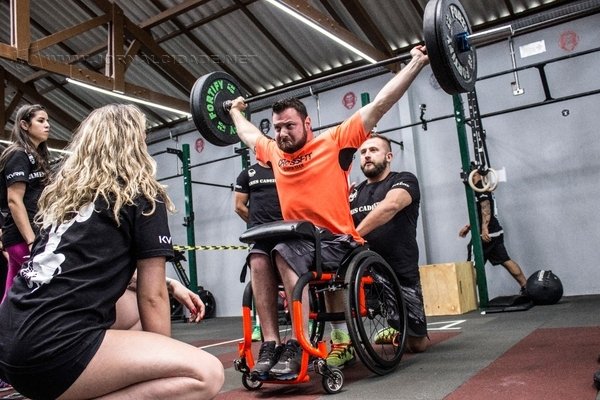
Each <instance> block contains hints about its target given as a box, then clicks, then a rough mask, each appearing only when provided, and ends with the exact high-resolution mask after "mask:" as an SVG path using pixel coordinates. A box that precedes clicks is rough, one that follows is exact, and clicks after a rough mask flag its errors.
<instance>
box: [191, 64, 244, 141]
mask: <svg viewBox="0 0 600 400" xmlns="http://www.w3.org/2000/svg"><path fill="white" fill-rule="evenodd" d="M241 95H242V93H241V91H240V86H239V85H238V83H237V81H236V80H235V79H234V78H233V77H232V76H231V75H229V74H227V73H225V72H211V73H209V74H206V75H203V76H201V77H200V78H199V79H198V80H197V81H196V83H194V87H193V88H192V92H191V94H190V105H191V111H192V119H193V120H194V124H195V125H196V128H197V129H198V131H199V132H200V134H201V135H202V136H203V137H204V138H205V139H206V140H208V142H210V143H212V144H214V145H215V146H229V145H231V144H235V143H238V142H239V141H240V138H239V137H238V135H237V131H236V129H235V126H234V125H233V122H232V121H231V118H230V116H229V113H228V112H227V111H226V110H225V109H224V108H223V102H225V101H226V100H233V99H235V98H237V97H238V96H241ZM245 115H246V118H248V116H249V110H248V109H246V110H245Z"/></svg>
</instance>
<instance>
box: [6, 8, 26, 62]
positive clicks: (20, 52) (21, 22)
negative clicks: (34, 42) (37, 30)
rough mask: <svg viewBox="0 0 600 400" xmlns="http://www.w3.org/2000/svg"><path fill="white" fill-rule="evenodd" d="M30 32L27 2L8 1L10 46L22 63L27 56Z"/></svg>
mask: <svg viewBox="0 0 600 400" xmlns="http://www.w3.org/2000/svg"><path fill="white" fill-rule="evenodd" d="M30 32H31V27H30V25H29V0H10V45H11V46H12V47H14V48H15V49H16V53H17V54H16V56H17V58H19V59H21V60H23V61H27V57H28V55H29V44H30V42H31V33H30Z"/></svg>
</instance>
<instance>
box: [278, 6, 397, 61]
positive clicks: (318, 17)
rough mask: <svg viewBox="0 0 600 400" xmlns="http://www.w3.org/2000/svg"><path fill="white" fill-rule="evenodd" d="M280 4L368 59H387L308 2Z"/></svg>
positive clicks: (383, 54)
mask: <svg viewBox="0 0 600 400" xmlns="http://www.w3.org/2000/svg"><path fill="white" fill-rule="evenodd" d="M279 1H280V2H281V3H283V4H285V5H287V6H288V7H290V8H291V9H293V10H294V11H296V12H298V13H300V14H302V15H303V16H304V17H306V18H308V19H309V20H311V21H312V22H313V23H315V24H317V25H318V26H319V27H320V28H322V29H324V30H326V31H327V32H329V33H331V34H332V35H334V36H337V37H338V38H340V39H342V40H343V41H344V42H346V43H348V44H350V45H352V46H354V47H355V48H357V49H358V50H360V51H362V52H363V53H365V54H366V55H368V56H369V57H372V58H373V59H375V60H377V61H381V60H384V59H386V58H389V57H388V55H387V54H385V53H384V52H382V51H380V50H378V49H376V48H375V47H373V46H372V45H371V44H369V43H366V42H364V41H363V40H361V39H360V38H359V37H357V36H356V35H354V34H353V33H352V32H350V31H349V30H347V29H346V28H344V27H343V26H341V25H340V24H338V23H337V22H336V21H334V20H333V19H332V18H331V17H329V16H328V15H325V14H323V13H322V12H320V11H319V10H317V9H316V8H314V7H312V6H311V5H310V4H309V2H307V1H305V0H279Z"/></svg>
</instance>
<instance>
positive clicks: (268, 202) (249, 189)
mask: <svg viewBox="0 0 600 400" xmlns="http://www.w3.org/2000/svg"><path fill="white" fill-rule="evenodd" d="M235 191H236V192H239V193H246V194H248V195H249V198H248V214H249V221H248V226H249V227H253V226H256V225H260V224H264V223H267V222H273V221H279V220H281V219H283V217H282V216H281V206H280V205H279V197H278V196H277V189H276V186H275V176H274V175H273V170H272V169H271V168H266V167H263V166H261V165H260V164H258V163H256V164H254V165H251V166H250V167H248V168H246V169H245V170H243V171H242V172H241V173H240V174H239V175H238V177H237V180H236V182H235Z"/></svg>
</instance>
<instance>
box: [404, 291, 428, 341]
mask: <svg viewBox="0 0 600 400" xmlns="http://www.w3.org/2000/svg"><path fill="white" fill-rule="evenodd" d="M402 294H403V295H404V303H405V304H406V316H407V321H406V333H407V335H408V336H414V337H425V336H427V318H426V317H425V306H424V304H423V289H422V288H421V283H419V282H417V283H413V284H404V285H402Z"/></svg>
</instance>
